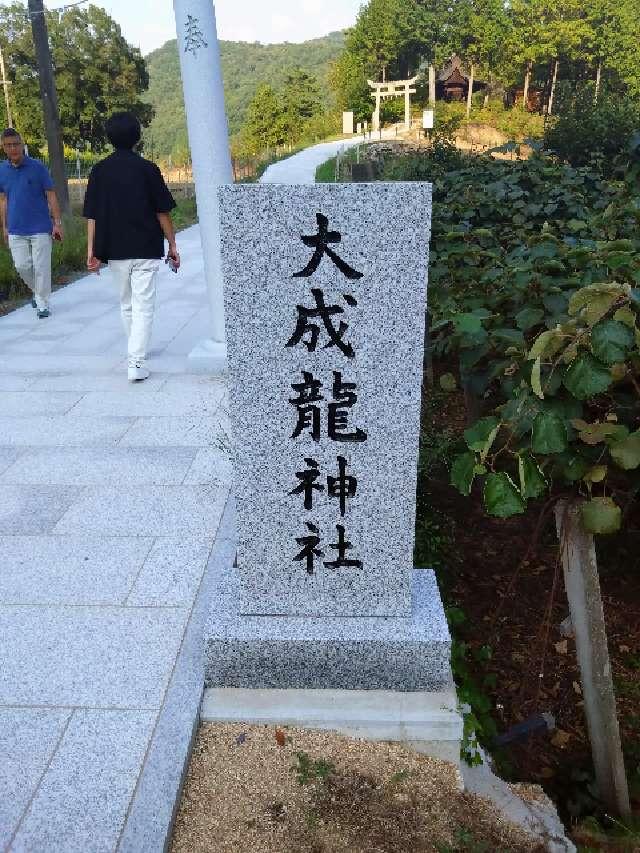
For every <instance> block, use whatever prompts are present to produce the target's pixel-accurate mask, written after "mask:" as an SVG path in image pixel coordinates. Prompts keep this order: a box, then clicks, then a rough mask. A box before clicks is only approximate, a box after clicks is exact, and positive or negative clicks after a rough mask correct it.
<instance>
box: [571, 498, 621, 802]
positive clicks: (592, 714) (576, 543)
mask: <svg viewBox="0 0 640 853" xmlns="http://www.w3.org/2000/svg"><path fill="white" fill-rule="evenodd" d="M556 526H557V530H558V539H559V541H560V552H561V556H562V565H563V568H564V583H565V588H566V591H567V598H568V599H569V610H570V612H571V621H572V623H573V631H574V634H575V640H576V655H577V658H578V664H579V666H580V680H581V683H582V695H583V697H584V709H585V715H586V718H587V726H588V729H589V739H590V741H591V754H592V756H593V764H594V767H595V773H596V782H597V785H598V788H599V791H600V796H601V798H602V800H603V801H604V802H605V803H606V805H607V807H608V808H609V809H610V810H611V811H612V812H614V813H615V814H618V815H621V816H622V817H628V816H629V815H630V814H631V810H630V806H629V791H628V788H627V778H626V775H625V770H624V760H623V757H622V747H621V744H620V729H619V726H618V716H617V713H616V698H615V693H614V690H613V678H612V674H611V662H610V660H609V650H608V647H607V632H606V627H605V622H604V611H603V609H602V598H601V596H600V581H599V578H598V564H597V560H596V549H595V545H594V541H593V536H591V534H589V533H586V532H585V530H584V528H583V526H582V521H581V517H580V503H579V502H577V501H573V502H568V501H559V502H558V504H557V505H556Z"/></svg>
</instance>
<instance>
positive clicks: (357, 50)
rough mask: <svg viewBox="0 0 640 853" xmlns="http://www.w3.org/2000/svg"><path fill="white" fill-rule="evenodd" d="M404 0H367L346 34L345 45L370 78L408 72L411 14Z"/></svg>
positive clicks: (402, 74)
mask: <svg viewBox="0 0 640 853" xmlns="http://www.w3.org/2000/svg"><path fill="white" fill-rule="evenodd" d="M412 5H413V2H412V0H410V2H407V0H370V2H369V5H368V6H363V7H362V8H361V9H360V12H359V13H358V18H357V20H356V23H355V26H354V27H353V28H352V29H351V30H349V32H348V34H347V42H346V49H347V51H348V52H349V53H351V54H353V55H354V56H355V57H357V58H358V59H359V60H360V62H361V64H362V65H363V67H364V70H365V73H366V74H367V75H369V76H371V77H372V78H373V79H374V80H383V81H384V80H387V79H393V78H397V77H404V76H408V74H409V73H410V68H409V63H410V61H411V59H412V55H411V45H412V38H411V30H410V26H411V23H412V17H411V15H410V14H408V13H407V6H412Z"/></svg>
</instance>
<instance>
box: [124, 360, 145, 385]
mask: <svg viewBox="0 0 640 853" xmlns="http://www.w3.org/2000/svg"><path fill="white" fill-rule="evenodd" d="M128 376H129V382H141V381H142V380H143V379H147V378H148V376H149V370H148V369H147V368H146V367H145V366H144V363H143V362H142V361H130V362H129V370H128Z"/></svg>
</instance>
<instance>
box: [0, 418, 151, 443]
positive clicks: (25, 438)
mask: <svg viewBox="0 0 640 853" xmlns="http://www.w3.org/2000/svg"><path fill="white" fill-rule="evenodd" d="M134 423H135V421H134V419H133V418H119V417H103V418H97V417H96V418H77V417H69V416H61V417H56V416H53V417H45V416H37V417H24V418H11V417H3V416H2V415H0V442H1V443H2V444H4V445H13V446H19V447H55V446H58V445H60V446H65V447H82V446H83V445H97V446H104V445H109V444H115V443H116V442H117V441H119V440H120V439H121V438H122V437H123V435H124V434H125V433H126V432H127V430H128V429H129V428H130V427H131V426H132V425H133V424H134Z"/></svg>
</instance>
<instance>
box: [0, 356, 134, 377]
mask: <svg viewBox="0 0 640 853" xmlns="http://www.w3.org/2000/svg"><path fill="white" fill-rule="evenodd" d="M119 361H121V359H119V358H116V356H114V355H111V356H107V357H105V356H101V355H86V356H85V355H80V354H78V355H60V354H59V353H58V352H57V351H56V352H52V353H48V354H47V358H46V359H43V358H42V356H41V355H16V354H14V355H7V354H5V353H0V373H18V374H20V373H38V372H42V371H43V370H45V369H46V370H49V371H51V370H68V371H70V372H75V373H93V372H94V371H97V372H98V373H103V372H104V371H105V370H112V369H113V368H114V367H115V366H116V365H117V364H118V363H119Z"/></svg>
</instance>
